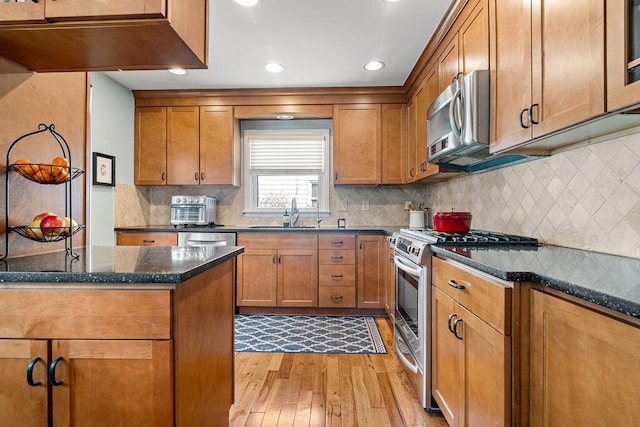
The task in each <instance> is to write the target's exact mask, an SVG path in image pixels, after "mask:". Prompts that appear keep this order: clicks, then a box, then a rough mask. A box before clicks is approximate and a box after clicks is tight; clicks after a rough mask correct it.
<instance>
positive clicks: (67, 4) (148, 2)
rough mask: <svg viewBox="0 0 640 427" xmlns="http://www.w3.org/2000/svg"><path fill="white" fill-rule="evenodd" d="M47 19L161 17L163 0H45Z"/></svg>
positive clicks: (163, 5)
mask: <svg viewBox="0 0 640 427" xmlns="http://www.w3.org/2000/svg"><path fill="white" fill-rule="evenodd" d="M43 3H44V1H43ZM46 4H47V8H46V16H47V18H48V19H52V20H56V19H79V18H85V19H86V18H92V19H100V18H103V19H113V18H118V17H127V18H163V17H165V16H166V1H165V0H109V1H108V2H107V1H95V0H93V1H87V0H47V1H46Z"/></svg>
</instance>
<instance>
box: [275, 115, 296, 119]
mask: <svg viewBox="0 0 640 427" xmlns="http://www.w3.org/2000/svg"><path fill="white" fill-rule="evenodd" d="M276 119H278V120H293V114H278V115H277V116H276Z"/></svg>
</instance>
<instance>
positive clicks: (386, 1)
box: [382, 0, 402, 3]
mask: <svg viewBox="0 0 640 427" xmlns="http://www.w3.org/2000/svg"><path fill="white" fill-rule="evenodd" d="M382 1H384V2H385V3H400V2H401V1H402V0H382Z"/></svg>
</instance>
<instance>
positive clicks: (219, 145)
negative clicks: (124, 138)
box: [134, 106, 240, 186]
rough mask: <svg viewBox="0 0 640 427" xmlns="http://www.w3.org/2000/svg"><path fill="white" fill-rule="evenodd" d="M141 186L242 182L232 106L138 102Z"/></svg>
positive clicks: (137, 166) (137, 175) (137, 164)
mask: <svg viewBox="0 0 640 427" xmlns="http://www.w3.org/2000/svg"><path fill="white" fill-rule="evenodd" d="M135 126H136V151H135V152H136V158H135V171H134V173H135V183H136V184H137V185H200V184H203V185H213V184H219V185H235V186H237V185H239V184H240V141H239V131H238V129H237V121H236V120H234V118H233V107H212V106H208V107H204V106H203V107H197V106H174V107H136V124H135Z"/></svg>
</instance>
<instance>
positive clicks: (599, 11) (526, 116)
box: [491, 0, 605, 152]
mask: <svg viewBox="0 0 640 427" xmlns="http://www.w3.org/2000/svg"><path fill="white" fill-rule="evenodd" d="M492 1H494V7H495V19H494V35H495V37H494V40H495V58H494V63H492V67H491V69H492V70H493V71H494V72H493V73H492V81H491V88H492V91H491V92H492V102H491V105H492V111H491V119H492V132H491V134H492V141H491V151H492V152H500V151H505V150H508V149H510V148H514V147H516V146H519V145H522V144H523V143H525V142H527V141H530V140H531V139H533V138H538V137H541V136H543V135H547V134H549V133H551V132H554V131H557V130H560V129H562V128H565V127H568V126H571V125H574V124H577V123H579V122H582V121H585V120H587V119H590V118H592V117H594V116H597V115H599V114H603V113H604V111H605V92H604V86H605V74H604V63H605V62H604V55H605V46H604V40H605V34H604V16H605V14H604V2H603V1H602V0H586V1H584V0H568V1H563V2H555V1H545V0H542V1H524V2H523V1H519V0H506V1H504V0H499V1H498V0H492ZM559 64H561V65H559Z"/></svg>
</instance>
